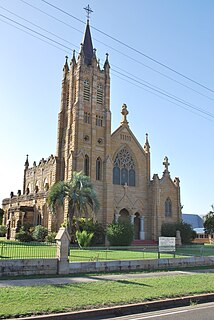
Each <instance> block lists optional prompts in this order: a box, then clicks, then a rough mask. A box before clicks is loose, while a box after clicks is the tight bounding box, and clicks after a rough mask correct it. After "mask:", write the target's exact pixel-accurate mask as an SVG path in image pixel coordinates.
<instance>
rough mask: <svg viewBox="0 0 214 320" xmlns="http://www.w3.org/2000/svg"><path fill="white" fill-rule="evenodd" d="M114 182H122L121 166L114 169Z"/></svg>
mask: <svg viewBox="0 0 214 320" xmlns="http://www.w3.org/2000/svg"><path fill="white" fill-rule="evenodd" d="M113 184H120V168H118V167H114V169H113Z"/></svg>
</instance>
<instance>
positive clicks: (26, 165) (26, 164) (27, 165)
mask: <svg viewBox="0 0 214 320" xmlns="http://www.w3.org/2000/svg"><path fill="white" fill-rule="evenodd" d="M28 167H29V162H28V154H27V155H26V160H25V169H28Z"/></svg>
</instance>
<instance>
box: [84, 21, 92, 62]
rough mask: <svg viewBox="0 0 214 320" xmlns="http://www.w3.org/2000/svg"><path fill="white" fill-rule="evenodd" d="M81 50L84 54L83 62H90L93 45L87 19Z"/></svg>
mask: <svg viewBox="0 0 214 320" xmlns="http://www.w3.org/2000/svg"><path fill="white" fill-rule="evenodd" d="M83 52H84V56H85V64H87V65H89V64H91V60H92V57H93V45H92V39H91V32H90V27H89V21H87V25H86V29H85V35H84V40H83Z"/></svg>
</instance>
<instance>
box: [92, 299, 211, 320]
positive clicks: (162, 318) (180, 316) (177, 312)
mask: <svg viewBox="0 0 214 320" xmlns="http://www.w3.org/2000/svg"><path fill="white" fill-rule="evenodd" d="M98 319H99V320H101V319H103V320H104V319H105V320H145V319H151V320H193V319H194V320H213V319H214V302H211V303H203V304H200V305H191V306H188V307H181V308H174V309H167V310H161V311H155V312H146V313H140V314H135V315H128V316H123V317H116V318H108V317H104V318H94V320H98Z"/></svg>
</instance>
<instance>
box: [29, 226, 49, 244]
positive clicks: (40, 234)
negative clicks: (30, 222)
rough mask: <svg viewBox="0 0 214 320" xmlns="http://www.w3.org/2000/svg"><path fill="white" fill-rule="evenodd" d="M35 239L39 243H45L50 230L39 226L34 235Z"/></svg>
mask: <svg viewBox="0 0 214 320" xmlns="http://www.w3.org/2000/svg"><path fill="white" fill-rule="evenodd" d="M32 235H33V239H34V240H36V241H39V242H43V241H45V237H46V236H47V235H48V229H47V228H45V227H43V226H41V225H38V226H36V227H35V229H34V231H33V233H32Z"/></svg>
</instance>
